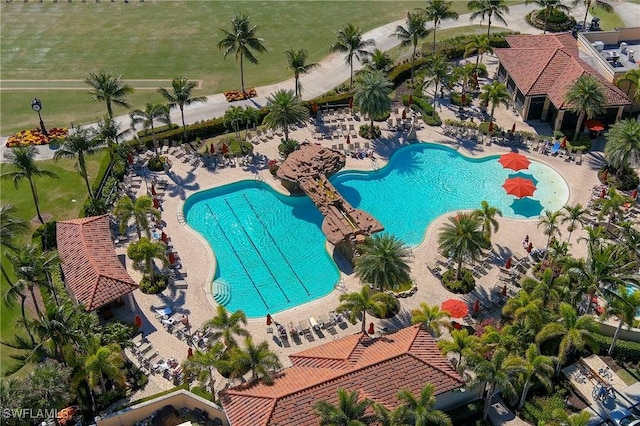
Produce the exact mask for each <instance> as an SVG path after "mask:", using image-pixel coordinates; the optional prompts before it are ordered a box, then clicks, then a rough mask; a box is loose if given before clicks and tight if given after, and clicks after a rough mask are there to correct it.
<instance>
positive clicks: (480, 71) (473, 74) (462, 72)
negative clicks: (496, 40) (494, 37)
mask: <svg viewBox="0 0 640 426" xmlns="http://www.w3.org/2000/svg"><path fill="white" fill-rule="evenodd" d="M483 37H484V36H483ZM479 75H483V76H486V75H487V67H486V66H485V64H479V65H478V66H476V65H474V64H464V66H462V67H455V68H454V69H453V72H452V73H451V80H450V81H449V82H450V83H453V82H457V81H460V82H461V83H462V92H461V94H462V93H466V92H467V87H471V86H473V87H476V86H477V85H476V82H477V81H478V76H479Z"/></svg>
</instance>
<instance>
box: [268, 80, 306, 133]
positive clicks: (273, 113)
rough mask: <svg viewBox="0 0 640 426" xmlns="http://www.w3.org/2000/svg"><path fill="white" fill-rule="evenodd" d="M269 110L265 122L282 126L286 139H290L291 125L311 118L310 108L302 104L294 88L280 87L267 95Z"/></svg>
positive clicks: (274, 126) (271, 125)
mask: <svg viewBox="0 0 640 426" xmlns="http://www.w3.org/2000/svg"><path fill="white" fill-rule="evenodd" d="M267 108H268V109H269V112H268V113H267V115H265V116H264V121H263V122H264V124H265V125H266V126H267V127H269V128H281V129H282V131H283V132H284V140H285V141H288V140H289V126H290V125H291V124H298V123H301V122H303V121H305V120H306V119H307V118H309V110H308V109H307V108H306V107H305V106H304V105H302V102H300V98H299V97H297V96H296V95H295V94H294V92H293V90H285V89H278V90H276V91H275V93H272V94H271V95H270V96H269V97H267Z"/></svg>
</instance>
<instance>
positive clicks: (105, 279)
mask: <svg viewBox="0 0 640 426" xmlns="http://www.w3.org/2000/svg"><path fill="white" fill-rule="evenodd" d="M56 232H57V242H58V253H59V256H60V261H61V263H62V272H63V273H64V279H65V283H66V285H67V286H68V287H69V289H70V290H71V292H72V293H73V296H74V297H75V299H76V300H77V301H78V303H80V304H82V305H84V307H85V309H86V310H87V311H93V310H95V309H98V308H100V307H101V306H104V305H105V304H107V303H109V302H111V301H113V300H115V299H117V298H119V297H121V296H123V295H125V294H128V293H130V292H132V291H133V290H135V289H137V288H138V285H137V284H136V283H135V282H134V281H133V279H131V277H130V276H129V274H128V273H127V271H126V270H125V269H124V267H123V266H122V264H121V263H120V261H119V260H118V257H117V256H116V253H115V250H114V247H113V243H112V242H111V231H110V229H109V217H108V216H107V215H103V216H94V217H85V218H80V219H71V220H65V221H59V222H58V223H57V225H56Z"/></svg>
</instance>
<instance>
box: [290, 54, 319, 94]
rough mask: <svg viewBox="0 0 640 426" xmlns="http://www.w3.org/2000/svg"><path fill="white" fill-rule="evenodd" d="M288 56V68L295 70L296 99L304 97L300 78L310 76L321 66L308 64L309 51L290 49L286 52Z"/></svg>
mask: <svg viewBox="0 0 640 426" xmlns="http://www.w3.org/2000/svg"><path fill="white" fill-rule="evenodd" d="M284 54H285V55H286V56H287V68H288V69H290V70H293V78H294V79H295V84H296V97H300V96H302V86H301V85H300V76H301V75H303V74H308V73H309V72H310V71H311V70H312V69H314V68H316V67H318V66H319V64H315V63H314V64H307V57H308V55H309V54H308V53H307V49H298V50H293V49H288V50H286V51H285V52H284Z"/></svg>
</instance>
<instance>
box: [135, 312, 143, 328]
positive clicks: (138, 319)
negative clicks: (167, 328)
mask: <svg viewBox="0 0 640 426" xmlns="http://www.w3.org/2000/svg"><path fill="white" fill-rule="evenodd" d="M133 323H134V325H135V326H136V328H140V327H142V318H141V317H140V315H136V317H135V318H134V320H133Z"/></svg>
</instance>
